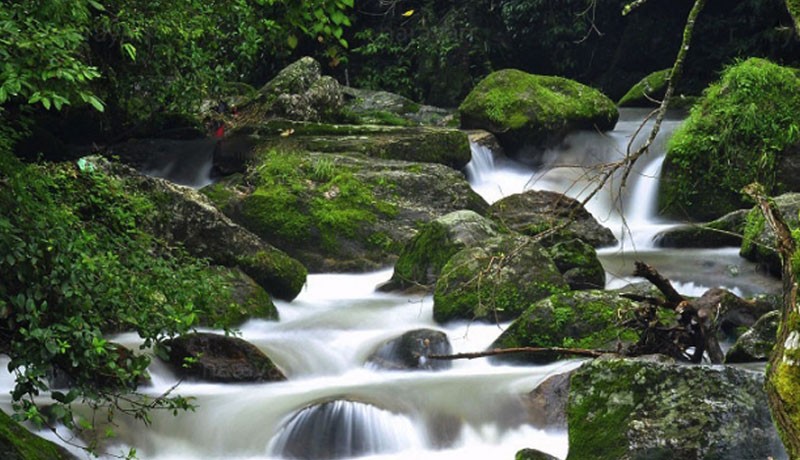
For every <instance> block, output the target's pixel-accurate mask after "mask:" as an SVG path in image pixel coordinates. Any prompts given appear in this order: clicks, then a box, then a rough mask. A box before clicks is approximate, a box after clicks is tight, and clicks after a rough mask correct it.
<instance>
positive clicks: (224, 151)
mask: <svg viewBox="0 0 800 460" xmlns="http://www.w3.org/2000/svg"><path fill="white" fill-rule="evenodd" d="M264 146H269V147H272V148H281V149H285V150H310V151H314V152H328V153H353V152H357V153H361V154H364V155H366V156H369V157H373V158H383V159H390V160H403V161H419V162H424V163H440V164H443V165H447V166H450V167H451V168H454V169H459V170H460V169H462V168H464V166H466V165H467V163H469V161H470V159H471V157H472V156H471V155H472V154H471V151H470V147H469V139H468V136H467V134H466V133H464V132H462V131H459V130H458V129H454V128H442V127H432V126H410V127H409V126H378V125H341V124H331V123H310V122H299V121H286V120H266V121H257V122H248V123H242V124H238V125H237V126H236V127H234V128H233V129H232V130H231V132H230V134H229V135H226V137H225V139H224V140H223V141H222V143H221V144H220V147H219V148H218V149H217V151H216V153H215V155H214V167H215V169H217V170H219V171H227V172H229V173H230V172H245V170H246V166H247V165H248V163H249V162H250V161H251V160H252V159H253V158H254V157H255V153H256V152H257V151H258V150H259V149H258V147H262V148H263V147H264Z"/></svg>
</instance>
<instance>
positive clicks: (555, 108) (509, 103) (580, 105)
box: [458, 69, 619, 155]
mask: <svg viewBox="0 0 800 460" xmlns="http://www.w3.org/2000/svg"><path fill="white" fill-rule="evenodd" d="M458 112H459V115H460V117H461V126H462V127H463V128H468V129H474V128H477V129H485V130H487V131H491V132H492V133H495V134H496V135H497V136H498V138H499V139H500V143H501V144H502V145H503V147H504V148H505V149H506V151H507V152H508V153H510V154H512V155H513V154H516V153H519V152H520V150H521V149H523V148H530V149H532V150H533V151H535V152H540V151H541V150H543V149H544V148H546V147H549V146H553V145H556V144H558V143H559V142H560V141H561V140H562V139H563V138H564V136H565V135H566V134H567V133H568V132H570V131H574V130H579V129H599V130H601V131H608V130H611V129H613V128H614V125H615V124H616V123H617V119H618V118H619V113H618V112H617V107H616V105H615V104H614V102H613V101H611V99H609V98H608V97H606V96H605V95H603V94H602V93H601V92H600V91H598V90H596V89H594V88H591V87H588V86H585V85H582V84H580V83H578V82H576V81H573V80H569V79H566V78H562V77H553V76H545V75H532V74H528V73H525V72H522V71H520V70H514V69H506V70H500V71H497V72H493V73H491V74H489V76H487V77H486V78H484V79H483V80H481V81H480V82H479V83H478V84H477V85H476V86H475V88H474V89H473V90H472V91H471V92H470V93H469V95H467V97H466V99H464V102H462V103H461V105H460V106H459V108H458Z"/></svg>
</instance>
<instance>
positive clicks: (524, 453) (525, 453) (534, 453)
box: [514, 449, 558, 460]
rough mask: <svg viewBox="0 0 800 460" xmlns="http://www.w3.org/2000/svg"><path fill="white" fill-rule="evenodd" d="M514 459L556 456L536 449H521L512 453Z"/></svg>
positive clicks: (549, 459) (548, 459) (537, 459)
mask: <svg viewBox="0 0 800 460" xmlns="http://www.w3.org/2000/svg"><path fill="white" fill-rule="evenodd" d="M514 460H558V457H553V456H552V455H550V454H546V453H544V452H542V451H539V450H536V449H522V450H520V451H518V452H517V453H516V455H514Z"/></svg>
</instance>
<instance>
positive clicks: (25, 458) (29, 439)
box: [0, 411, 77, 460]
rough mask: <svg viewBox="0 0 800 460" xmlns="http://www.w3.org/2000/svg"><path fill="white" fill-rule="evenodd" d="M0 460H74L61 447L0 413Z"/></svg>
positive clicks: (72, 456) (73, 457)
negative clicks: (0, 459)
mask: <svg viewBox="0 0 800 460" xmlns="http://www.w3.org/2000/svg"><path fill="white" fill-rule="evenodd" d="M0 458H2V459H3V460H76V459H77V457H75V456H74V455H72V454H70V453H69V452H67V450H66V449H64V448H63V447H61V446H59V445H57V444H55V443H54V442H51V441H48V440H46V439H44V438H40V437H39V436H36V435H35V434H33V433H31V432H30V431H28V430H27V429H26V428H25V427H23V426H22V425H20V424H19V423H17V422H15V421H14V420H13V419H12V418H11V417H9V416H8V414H6V413H5V412H3V411H0Z"/></svg>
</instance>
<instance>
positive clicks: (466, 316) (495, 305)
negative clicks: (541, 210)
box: [433, 235, 569, 323]
mask: <svg viewBox="0 0 800 460" xmlns="http://www.w3.org/2000/svg"><path fill="white" fill-rule="evenodd" d="M567 289H569V287H568V286H567V284H566V282H565V281H564V278H563V277H562V276H561V274H560V273H559V272H558V268H556V266H555V264H554V263H553V261H552V259H550V256H549V255H548V254H547V252H546V251H545V250H544V248H543V247H542V246H541V245H540V244H539V243H537V242H535V241H534V240H532V239H531V238H529V237H526V236H523V235H501V236H498V237H495V238H490V239H488V240H485V241H484V242H483V243H482V244H480V245H479V246H475V247H468V248H465V249H462V250H461V251H459V252H458V253H456V254H455V255H453V256H452V257H451V258H450V260H449V261H448V262H447V264H445V266H444V267H443V268H442V274H441V276H440V277H439V280H438V281H437V282H436V287H435V289H434V293H433V319H434V320H435V321H436V322H438V323H446V322H449V321H454V320H466V321H472V320H480V321H488V322H500V321H508V320H511V319H514V318H516V317H517V316H519V315H520V314H521V313H522V312H523V311H525V310H526V309H527V308H528V306H529V305H531V304H533V303H534V302H536V301H537V300H539V299H542V298H545V297H547V296H549V295H551V294H553V293H556V292H564V291H566V290H567Z"/></svg>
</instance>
